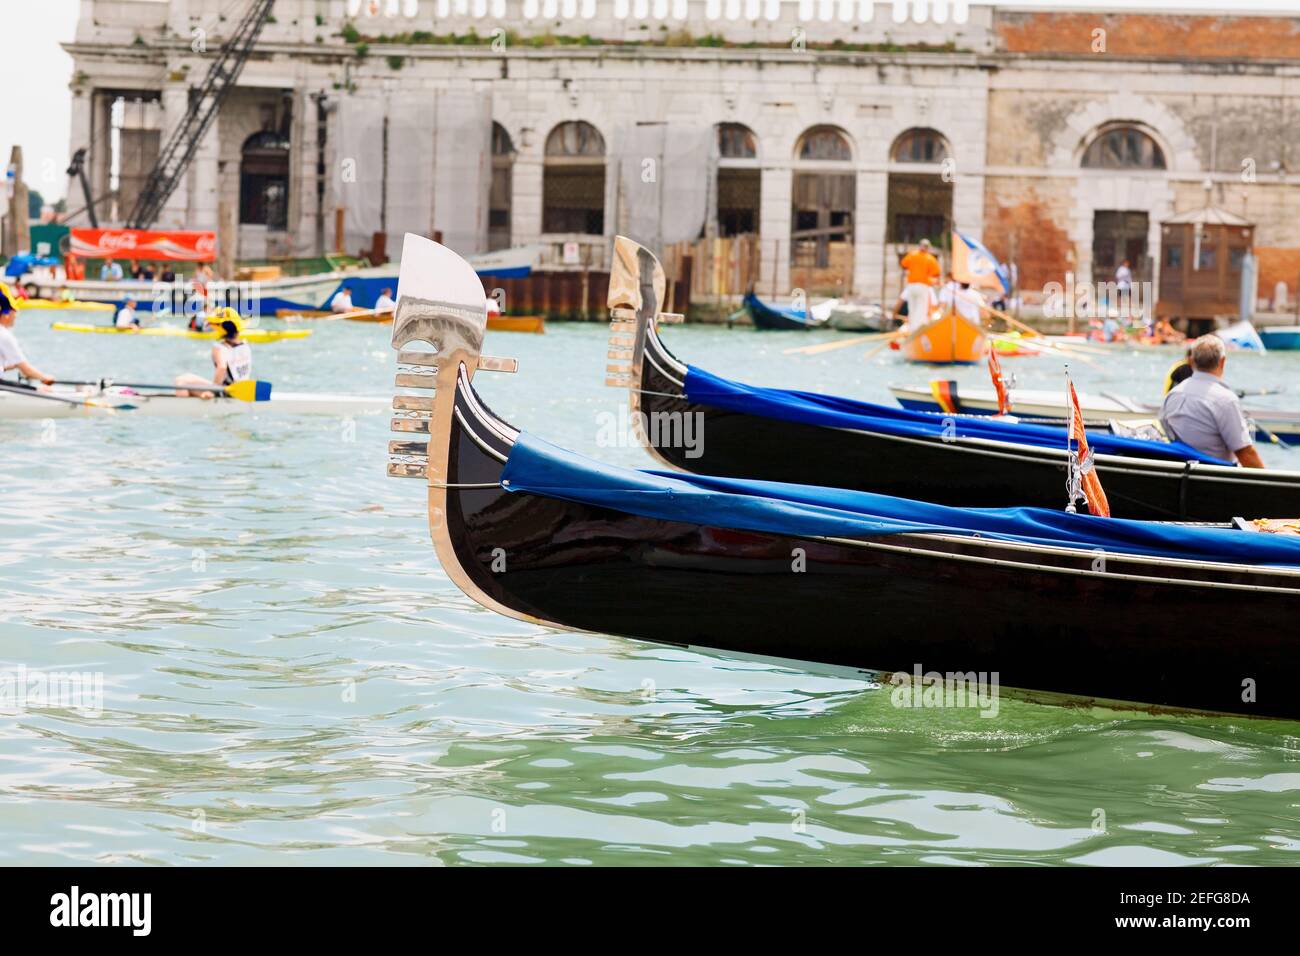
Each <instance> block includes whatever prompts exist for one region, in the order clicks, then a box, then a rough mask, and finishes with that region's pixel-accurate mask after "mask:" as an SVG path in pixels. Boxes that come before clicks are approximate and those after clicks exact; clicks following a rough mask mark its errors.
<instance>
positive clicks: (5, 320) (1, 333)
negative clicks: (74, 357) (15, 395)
mask: <svg viewBox="0 0 1300 956" xmlns="http://www.w3.org/2000/svg"><path fill="white" fill-rule="evenodd" d="M17 318H18V309H17V307H16V306H15V305H14V302H13V300H12V299H11V298H10V297H9V290H8V287H7V286H3V285H0V374H2V373H4V372H8V371H9V370H10V369H17V370H18V374H20V375H22V376H23V377H24V378H29V379H34V380H35V381H38V382H40V383H42V385H53V384H54V376H52V375H47V374H46V373H44V372H42V371H41V370H40V369H38V368H37V367H36V366H34V365H32V363H31V362H29V361H27V356H26V355H25V354H24V353H23V348H22V346H21V345H19V344H18V337H17V336H15V335H14V333H13V327H14V321H15V320H16V319H17Z"/></svg>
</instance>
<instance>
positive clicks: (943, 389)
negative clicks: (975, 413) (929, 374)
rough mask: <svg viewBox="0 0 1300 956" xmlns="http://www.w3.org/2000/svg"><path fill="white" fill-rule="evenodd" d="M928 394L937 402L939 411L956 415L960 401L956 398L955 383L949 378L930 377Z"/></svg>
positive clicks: (959, 409)
mask: <svg viewBox="0 0 1300 956" xmlns="http://www.w3.org/2000/svg"><path fill="white" fill-rule="evenodd" d="M930 394H931V395H933V396H934V400H935V401H936V402H938V404H939V411H941V412H944V413H946V414H948V415H956V414H957V413H958V412H959V411H961V401H960V400H959V399H958V398H957V383H956V382H954V381H952V380H951V379H942V378H936V379H931V380H930Z"/></svg>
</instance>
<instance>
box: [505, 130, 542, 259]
mask: <svg viewBox="0 0 1300 956" xmlns="http://www.w3.org/2000/svg"><path fill="white" fill-rule="evenodd" d="M510 176H511V187H512V192H513V195H512V196H511V197H510V244H511V245H512V246H523V245H527V244H528V243H532V242H536V241H537V240H538V239H539V238H540V237H541V234H542V158H541V146H540V145H536V146H534V147H533V148H531V149H527V150H525V149H522V148H521V149H520V151H519V153H518V154H517V155H516V156H515V162H514V165H513V167H512V168H511V170H510Z"/></svg>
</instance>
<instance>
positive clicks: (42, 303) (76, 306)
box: [14, 299, 113, 312]
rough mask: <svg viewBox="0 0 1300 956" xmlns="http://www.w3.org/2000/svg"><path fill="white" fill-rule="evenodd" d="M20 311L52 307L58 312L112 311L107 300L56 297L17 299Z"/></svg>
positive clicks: (16, 302)
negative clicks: (90, 300)
mask: <svg viewBox="0 0 1300 956" xmlns="http://www.w3.org/2000/svg"><path fill="white" fill-rule="evenodd" d="M14 305H16V306H18V310H19V311H20V312H25V311H27V310H28V309H53V310H55V311H58V312H112V311H113V306H112V305H110V304H109V303H107V302H82V301H79V300H77V299H70V300H68V301H66V302H64V301H60V300H58V299H18V300H17V301H15V302H14Z"/></svg>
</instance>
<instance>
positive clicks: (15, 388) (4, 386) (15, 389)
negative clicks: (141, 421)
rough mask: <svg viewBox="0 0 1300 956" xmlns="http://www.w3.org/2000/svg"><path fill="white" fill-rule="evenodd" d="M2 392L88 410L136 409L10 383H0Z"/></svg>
mask: <svg viewBox="0 0 1300 956" xmlns="http://www.w3.org/2000/svg"><path fill="white" fill-rule="evenodd" d="M64 384H66V383H64ZM0 391H4V392H12V393H13V394H15V395H26V396H27V397H29V398H39V399H43V400H45V401H47V402H63V403H64V404H65V405H80V406H85V407H87V408H121V409H123V410H125V409H129V408H134V407H135V406H134V405H114V404H112V403H110V402H97V401H95V400H94V399H93V398H66V397H64V396H63V395H50V394H49V393H47V392H40V391H37V390H36V389H34V388H29V387H28V386H26V385H10V384H9V383H8V382H0Z"/></svg>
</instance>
